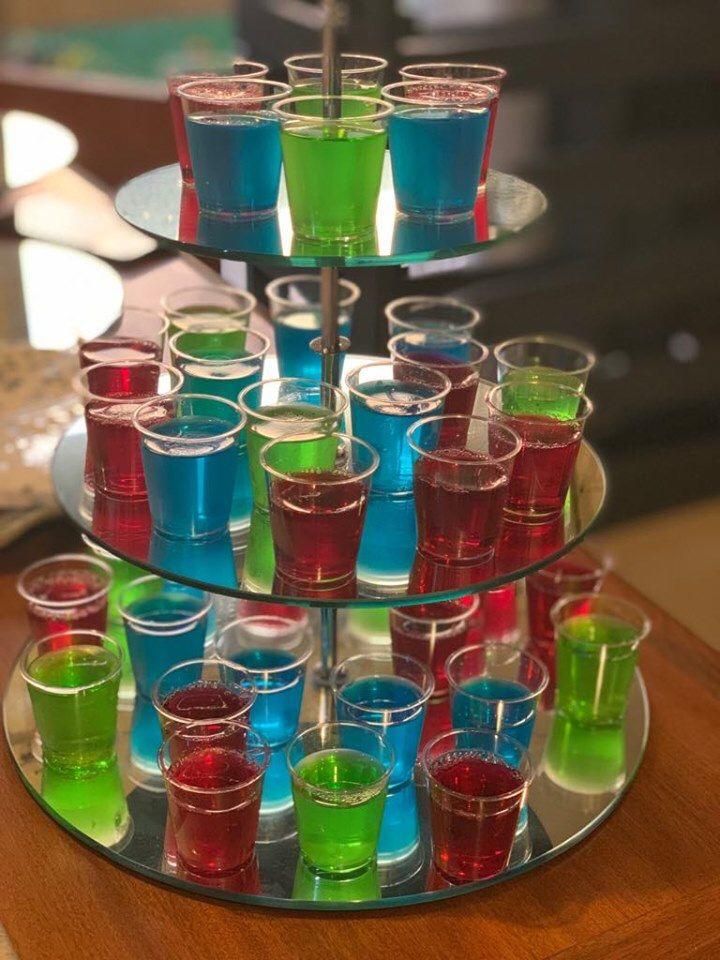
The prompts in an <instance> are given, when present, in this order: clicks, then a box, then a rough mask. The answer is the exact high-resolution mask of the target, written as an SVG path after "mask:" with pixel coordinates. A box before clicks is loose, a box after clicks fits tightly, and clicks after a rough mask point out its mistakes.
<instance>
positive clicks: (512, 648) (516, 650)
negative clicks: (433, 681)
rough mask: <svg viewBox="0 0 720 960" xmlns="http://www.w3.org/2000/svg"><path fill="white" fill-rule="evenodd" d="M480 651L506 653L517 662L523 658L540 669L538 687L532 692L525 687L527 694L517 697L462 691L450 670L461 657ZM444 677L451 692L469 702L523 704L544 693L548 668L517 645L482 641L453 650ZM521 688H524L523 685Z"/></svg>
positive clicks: (548, 678) (447, 661) (548, 677)
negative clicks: (459, 694)
mask: <svg viewBox="0 0 720 960" xmlns="http://www.w3.org/2000/svg"><path fill="white" fill-rule="evenodd" d="M481 650H493V651H497V652H505V651H507V653H509V654H517V656H518V660H521V659H522V658H523V657H525V658H526V659H527V660H529V661H530V662H531V663H532V664H533V665H534V666H535V667H539V668H540V684H539V686H537V687H536V688H535V689H534V690H531V689H530V688H529V687H526V689H527V693H526V694H523V695H522V696H517V697H484V696H482V695H481V694H479V693H472V692H468V691H467V690H463V689H462V683H461V681H459V680H456V679H455V677H454V676H453V675H452V673H451V668H452V667H454V666H455V664H456V663H457V661H458V660H460V659H461V658H462V656H463V655H466V654H468V653H471V652H472V653H479V652H480V651H481ZM511 659H512V658H510V659H509V660H508V661H506V662H510V660H511ZM445 676H446V677H447V680H448V685H449V686H450V688H451V690H453V691H454V692H456V693H457V692H461V693H462V695H463V696H464V697H470V699H471V700H482V702H483V703H525V702H526V701H528V700H537V699H538V698H539V697H540V696H541V695H542V694H543V693H544V691H545V690H546V688H547V685H548V683H549V682H550V673H549V671H548V668H547V666H546V665H545V664H544V663H543V662H542V660H541V659H540V658H539V657H536V656H535V655H534V654H532V653H528V651H527V650H523V648H522V647H521V646H519V645H518V644H515V643H503V641H501V640H484V641H482V642H481V643H470V644H468V645H467V646H466V647H460V648H459V649H458V650H454V651H453V652H452V653H451V654H450V656H449V657H448V658H447V660H446V661H445ZM479 676H485V674H480V675H479ZM466 679H471V678H466ZM519 682H520V681H518V683H519ZM523 686H525V684H524V683H523Z"/></svg>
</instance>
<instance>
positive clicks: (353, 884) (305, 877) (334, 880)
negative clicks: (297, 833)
mask: <svg viewBox="0 0 720 960" xmlns="http://www.w3.org/2000/svg"><path fill="white" fill-rule="evenodd" d="M292 895H293V900H313V901H315V902H316V903H318V902H326V903H361V902H362V901H363V900H378V899H379V898H380V881H379V879H378V873H377V867H376V866H375V864H371V865H370V866H369V867H368V868H367V869H366V870H363V871H362V872H361V873H359V874H357V875H355V876H351V877H321V876H319V875H318V874H317V873H314V872H313V871H312V870H310V868H309V867H308V866H307V864H306V863H305V861H304V860H303V858H302V857H300V858H299V860H298V865H297V870H296V872H295V882H294V884H293V892H292Z"/></svg>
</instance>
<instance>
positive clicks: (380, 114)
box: [272, 93, 395, 126]
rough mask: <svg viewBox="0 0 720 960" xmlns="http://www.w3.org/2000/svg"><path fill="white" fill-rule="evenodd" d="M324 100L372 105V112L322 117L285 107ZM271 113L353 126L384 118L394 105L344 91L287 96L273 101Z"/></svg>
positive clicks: (283, 116)
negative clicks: (296, 111) (364, 114)
mask: <svg viewBox="0 0 720 960" xmlns="http://www.w3.org/2000/svg"><path fill="white" fill-rule="evenodd" d="M318 100H319V101H322V102H325V101H327V100H332V101H340V103H342V101H343V100H344V101H348V102H351V103H357V104H364V105H366V106H367V107H368V108H370V107H372V109H373V112H372V114H370V113H369V112H368V114H367V116H363V115H353V116H351V117H343V116H339V117H324V116H322V115H319V116H316V115H315V114H304V113H291V112H290V111H289V110H286V109H285V108H286V107H287V106H288V104H291V103H310V102H311V101H313V102H317V101H318ZM272 109H273V113H277V114H278V116H279V117H281V118H282V119H283V120H297V121H299V122H302V123H304V124H307V125H315V126H318V125H319V124H327V123H344V124H345V125H346V126H353V125H354V124H358V123H375V122H376V121H378V120H385V119H386V118H387V117H389V116H390V114H391V113H392V112H393V111H394V109H395V108H394V107H393V106H392V104H390V103H383V101H382V100H377V99H376V98H375V97H354V96H352V95H350V94H345V93H334V94H322V93H316V94H310V95H309V96H305V97H287V98H286V99H285V100H280V101H278V103H274V104H273V106H272Z"/></svg>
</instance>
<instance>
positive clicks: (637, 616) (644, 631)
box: [550, 591, 652, 649]
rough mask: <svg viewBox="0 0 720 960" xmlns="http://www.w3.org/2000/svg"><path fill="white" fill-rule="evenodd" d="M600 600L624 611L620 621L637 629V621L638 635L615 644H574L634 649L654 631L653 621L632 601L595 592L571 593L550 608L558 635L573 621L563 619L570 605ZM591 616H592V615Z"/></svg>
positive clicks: (583, 642) (577, 641)
mask: <svg viewBox="0 0 720 960" xmlns="http://www.w3.org/2000/svg"><path fill="white" fill-rule="evenodd" d="M598 600H599V601H600V602H601V603H602V604H606V603H607V604H608V605H613V606H615V607H617V608H618V611H622V612H620V613H619V619H623V620H624V621H625V622H626V623H627V624H628V625H629V626H631V627H633V628H635V626H636V621H637V622H639V626H637V634H636V635H635V636H634V637H631V638H629V639H628V640H618V641H616V642H615V643H601V644H595V643H592V642H591V641H587V640H579V639H576V640H574V641H573V642H575V643H579V644H583V645H586V644H587V645H592V646H593V648H595V649H598V648H600V647H609V648H620V647H632V646H635V645H636V644H639V643H640V642H641V641H642V640H644V639H645V638H646V637H647V635H648V634H649V633H650V631H651V630H652V621H651V620H650V617H648V615H647V614H646V613H645V611H644V610H643V609H642V608H641V607H639V606H638V605H637V604H635V603H633V602H632V601H631V600H625V599H624V598H623V597H617V596H615V595H614V594H612V593H600V592H597V593H595V592H593V591H589V592H586V593H571V594H568V595H567V596H565V597H561V598H560V599H559V600H558V601H557V603H555V604H553V606H552V607H551V608H550V619H551V621H552V624H553V627H554V628H555V629H556V630H557V631H558V633H560V632H562V625H563V623H567V620H569V619H572V618H571V617H568V618H567V619H561V616H562V613H563V611H564V610H565V609H566V608H567V607H569V606H570V604H572V603H591V602H595V603H597V601H598ZM623 613H624V614H625V617H623ZM578 615H579V616H588V614H578ZM589 616H592V613H590V614H589Z"/></svg>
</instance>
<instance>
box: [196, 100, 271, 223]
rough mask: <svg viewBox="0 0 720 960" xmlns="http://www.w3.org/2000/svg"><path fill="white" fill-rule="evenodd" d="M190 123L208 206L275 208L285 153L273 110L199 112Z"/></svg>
mask: <svg viewBox="0 0 720 960" xmlns="http://www.w3.org/2000/svg"><path fill="white" fill-rule="evenodd" d="M185 127H186V129H187V135H188V145H189V147H190V156H191V158H192V166H193V173H194V176H195V189H196V190H197V195H198V201H199V204H200V208H201V209H202V210H205V211H209V212H212V213H224V214H257V213H264V212H266V211H269V210H272V209H274V208H275V206H276V205H277V199H278V189H279V186H280V167H281V164H282V152H281V149H280V124H279V121H278V120H277V119H276V118H275V117H273V115H272V114H269V113H257V114H250V113H242V114H207V115H198V116H193V117H188V118H187V119H186V120H185Z"/></svg>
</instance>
